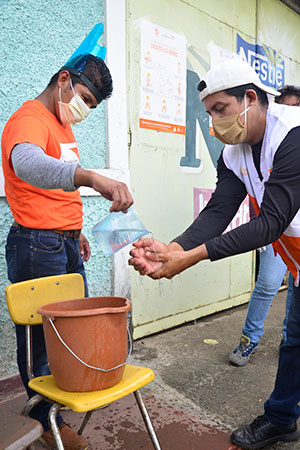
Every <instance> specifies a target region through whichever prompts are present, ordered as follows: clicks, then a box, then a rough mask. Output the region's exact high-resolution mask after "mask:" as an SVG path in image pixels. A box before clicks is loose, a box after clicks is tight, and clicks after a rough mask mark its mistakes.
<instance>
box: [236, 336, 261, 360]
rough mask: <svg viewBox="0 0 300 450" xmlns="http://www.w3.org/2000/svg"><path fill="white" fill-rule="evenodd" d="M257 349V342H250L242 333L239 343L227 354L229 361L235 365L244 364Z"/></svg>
mask: <svg viewBox="0 0 300 450" xmlns="http://www.w3.org/2000/svg"><path fill="white" fill-rule="evenodd" d="M257 350H258V343H254V342H251V341H250V339H249V338H248V336H245V335H242V337H241V340H240V343H239V345H238V346H237V347H236V348H235V349H234V350H233V352H232V353H231V355H230V356H229V361H230V362H231V363H232V364H234V365H235V366H245V365H246V364H248V361H249V359H250V356H251V355H253V354H254V353H256V352H257Z"/></svg>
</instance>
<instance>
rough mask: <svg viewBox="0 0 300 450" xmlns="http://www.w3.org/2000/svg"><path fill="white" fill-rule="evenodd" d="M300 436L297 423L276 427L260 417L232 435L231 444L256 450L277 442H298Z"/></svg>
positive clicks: (263, 417)
mask: <svg viewBox="0 0 300 450" xmlns="http://www.w3.org/2000/svg"><path fill="white" fill-rule="evenodd" d="M299 436H300V434H299V432H298V431H297V423H296V422H295V423H293V424H292V425H288V426H285V427H276V426H275V425H273V424H272V423H271V422H270V421H269V420H268V419H267V418H266V417H265V416H258V417H256V419H254V420H253V422H252V423H250V424H249V425H243V426H242V427H240V428H238V429H237V430H235V431H234V432H233V433H232V435H231V442H232V443H233V444H235V445H238V446H239V447H241V448H243V449H247V450H248V449H250V450H251V449H256V448H261V447H263V446H264V445H267V444H269V445H273V444H275V443H276V442H291V441H296V440H297V439H298V438H299Z"/></svg>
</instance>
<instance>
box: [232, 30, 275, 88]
mask: <svg viewBox="0 0 300 450" xmlns="http://www.w3.org/2000/svg"><path fill="white" fill-rule="evenodd" d="M236 51H237V53H238V54H239V55H241V56H242V58H243V59H244V60H245V61H247V62H248V63H249V64H251V66H252V67H253V68H254V69H255V71H256V72H257V73H258V75H259V78H260V80H261V82H262V83H263V84H265V85H266V86H272V87H274V88H276V89H278V88H280V87H281V86H283V85H284V61H283V59H282V57H281V56H280V55H279V54H278V53H277V52H276V50H273V49H272V48H271V47H266V46H265V45H256V44H249V42H247V41H245V40H244V39H243V38H242V37H241V36H240V35H239V34H238V33H237V50H236Z"/></svg>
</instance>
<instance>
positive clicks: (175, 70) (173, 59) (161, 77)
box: [139, 19, 186, 134]
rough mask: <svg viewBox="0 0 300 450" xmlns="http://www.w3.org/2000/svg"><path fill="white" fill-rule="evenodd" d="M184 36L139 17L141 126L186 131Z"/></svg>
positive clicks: (180, 132) (182, 132)
mask: <svg viewBox="0 0 300 450" xmlns="http://www.w3.org/2000/svg"><path fill="white" fill-rule="evenodd" d="M185 106H186V39H185V37H184V36H183V35H182V34H178V33H174V32H173V31H171V30H168V29H166V28H164V27H161V26H158V25H155V24H153V23H151V22H149V21H147V20H144V19H141V88H140V115H139V126H140V128H147V129H150V130H157V131H165V132H169V133H177V134H185Z"/></svg>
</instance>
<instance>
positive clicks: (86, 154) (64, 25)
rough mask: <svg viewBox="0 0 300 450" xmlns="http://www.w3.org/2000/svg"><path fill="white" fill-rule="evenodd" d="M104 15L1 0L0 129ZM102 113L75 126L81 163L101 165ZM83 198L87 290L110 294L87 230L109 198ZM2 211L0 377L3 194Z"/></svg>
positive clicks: (6, 361) (95, 5)
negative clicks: (88, 254) (88, 247)
mask: <svg viewBox="0 0 300 450" xmlns="http://www.w3.org/2000/svg"><path fill="white" fill-rule="evenodd" d="M103 19H104V8H103V2H102V0H90V1H89V2H86V1H84V0H61V1H60V2H53V1H51V0H26V1H25V0H15V1H13V2H11V1H5V0H0V40H1V50H0V59H1V85H0V133H2V130H3V127H4V125H5V123H6V121H7V120H8V118H9V117H10V115H11V114H12V113H13V112H14V111H15V110H16V109H17V108H18V107H19V106H21V105H22V103H23V102H24V101H26V100H27V99H30V98H34V97H35V96H36V95H37V94H38V93H39V92H41V91H42V90H43V89H44V88H45V87H46V85H47V83H48V81H49V80H50V78H51V76H52V75H53V74H54V73H55V72H56V71H57V70H58V69H59V68H60V67H61V66H62V65H63V64H64V63H65V62H66V61H67V59H68V58H69V57H70V56H71V54H72V53H73V51H74V50H75V49H76V47H77V46H78V45H79V44H80V42H81V41H82V39H83V38H84V37H85V36H86V35H87V34H88V32H89V31H90V30H91V29H92V27H93V26H94V25H95V24H96V23H97V22H100V21H103ZM105 116H106V114H105V105H101V106H100V107H99V108H97V110H96V111H93V113H92V114H91V115H90V117H89V118H88V119H87V121H86V122H84V123H82V124H79V125H77V126H76V127H74V134H75V136H76V139H77V141H78V144H79V150H80V155H81V163H82V165H83V167H85V168H93V169H97V168H102V167H105V164H106V134H105V130H106V125H105ZM83 203H84V229H83V232H84V233H85V235H86V236H87V238H88V239H89V240H90V244H91V249H92V257H91V259H90V261H89V262H88V263H87V264H86V270H87V276H88V281H89V287H90V295H109V294H110V293H111V286H112V261H111V259H110V258H106V257H104V256H103V254H102V253H101V251H100V250H99V248H97V244H96V242H95V241H93V238H92V236H91V234H90V230H91V228H92V226H93V224H94V223H95V222H97V221H99V220H101V218H102V217H104V216H105V215H106V214H107V212H108V208H109V202H107V201H105V200H103V199H102V198H101V197H100V196H89V197H83ZM0 212H1V215H0V255H1V258H0V308H1V315H0V360H1V366H0V379H1V378H8V377H9V376H12V375H14V374H15V373H16V365H15V348H16V345H15V337H14V329H13V325H12V322H11V320H10V318H9V316H8V312H7V308H6V303H5V297H4V288H5V286H6V285H7V284H9V281H8V279H7V274H6V264H5V242H6V236H7V232H8V230H9V227H10V224H11V221H12V219H11V214H10V211H9V208H8V205H7V202H6V199H5V197H1V198H0Z"/></svg>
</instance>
